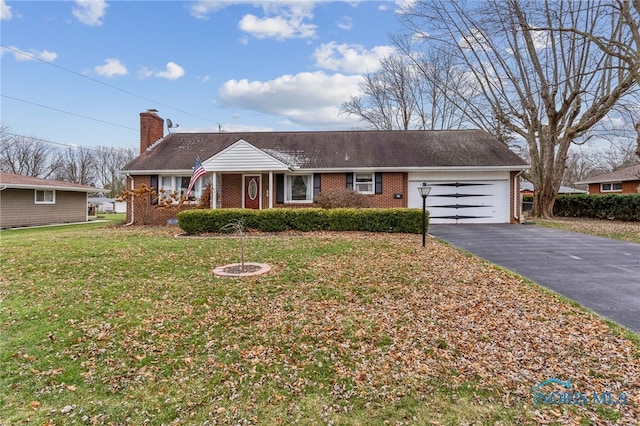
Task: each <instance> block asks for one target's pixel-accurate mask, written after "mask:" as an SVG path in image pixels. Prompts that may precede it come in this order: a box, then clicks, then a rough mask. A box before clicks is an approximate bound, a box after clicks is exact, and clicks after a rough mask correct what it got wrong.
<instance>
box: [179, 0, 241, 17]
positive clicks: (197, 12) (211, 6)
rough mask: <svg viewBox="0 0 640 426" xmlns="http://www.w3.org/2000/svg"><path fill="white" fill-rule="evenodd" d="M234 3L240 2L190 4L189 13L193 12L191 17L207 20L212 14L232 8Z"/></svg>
mask: <svg viewBox="0 0 640 426" xmlns="http://www.w3.org/2000/svg"><path fill="white" fill-rule="evenodd" d="M248 2H249V1H246V2H245V3H248ZM234 3H239V2H238V1H235V2H233V1H211V0H199V1H195V2H193V3H191V4H189V6H188V8H189V12H191V16H193V17H195V18H197V19H207V18H208V17H209V15H210V14H211V13H213V12H216V11H218V10H220V9H224V8H225V7H227V6H231V5H232V4H234Z"/></svg>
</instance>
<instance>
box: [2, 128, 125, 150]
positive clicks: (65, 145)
mask: <svg viewBox="0 0 640 426" xmlns="http://www.w3.org/2000/svg"><path fill="white" fill-rule="evenodd" d="M3 134H4V135H7V136H13V137H18V138H25V139H30V140H33V141H38V142H44V143H48V144H52V145H59V146H64V147H67V148H73V149H85V150H89V151H95V152H100V150H99V149H97V148H90V147H88V146H80V145H76V144H72V143H62V142H54V141H50V140H48V139H42V138H36V137H33V136H26V135H19V134H17V133H11V132H3ZM105 148H108V149H115V150H118V151H128V150H129V148H114V147H105Z"/></svg>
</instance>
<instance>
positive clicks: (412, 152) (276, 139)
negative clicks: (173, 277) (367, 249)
mask: <svg viewBox="0 0 640 426" xmlns="http://www.w3.org/2000/svg"><path fill="white" fill-rule="evenodd" d="M241 139H242V140H244V141H246V142H248V143H250V144H251V145H253V146H255V147H256V148H259V149H261V150H263V151H264V152H265V153H267V154H269V155H271V156H272V157H274V158H276V159H278V160H280V161H281V162H283V163H285V164H287V165H289V166H297V167H299V168H300V169H334V168H335V169H348V168H354V169H355V168H387V167H397V168H420V167H447V166H448V167H456V166H480V167H483V166H513V167H514V168H516V169H518V168H523V167H526V166H527V163H526V162H525V161H524V160H522V159H521V158H520V157H518V156H517V155H516V154H515V153H513V152H512V151H510V150H509V148H508V147H506V146H505V145H504V144H503V143H501V142H500V141H499V140H498V139H496V138H495V137H493V136H491V135H490V134H489V133H487V132H485V131H482V130H438V131H418V130H410V131H337V132H250V133H241V132H237V133H235V132H234V133H173V134H170V135H168V136H167V137H165V138H164V139H162V140H160V141H159V142H158V143H156V144H155V145H153V146H152V147H151V148H150V149H148V150H147V151H146V152H144V153H142V154H141V155H140V156H139V157H138V158H136V159H135V160H133V161H131V162H130V163H129V164H127V166H126V167H125V168H124V171H145V170H149V171H151V170H191V168H192V166H193V162H194V159H195V158H196V156H199V157H200V159H201V160H202V161H203V162H204V161H205V160H206V159H208V158H210V157H212V156H214V155H216V154H217V153H219V152H220V151H222V150H224V149H225V148H227V147H229V146H231V145H233V144H234V143H235V142H237V141H239V140H241Z"/></svg>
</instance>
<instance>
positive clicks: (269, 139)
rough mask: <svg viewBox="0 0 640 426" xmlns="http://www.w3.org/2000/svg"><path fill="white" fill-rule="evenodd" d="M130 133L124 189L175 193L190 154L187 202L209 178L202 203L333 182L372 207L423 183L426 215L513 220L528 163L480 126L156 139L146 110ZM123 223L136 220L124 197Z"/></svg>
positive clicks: (155, 125)
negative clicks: (132, 153)
mask: <svg viewBox="0 0 640 426" xmlns="http://www.w3.org/2000/svg"><path fill="white" fill-rule="evenodd" d="M140 135H141V138H140V156H138V157H137V158H136V159H134V160H133V161H131V162H130V163H129V164H127V165H126V166H125V167H124V169H123V173H126V174H127V188H128V189H135V188H139V187H140V186H141V185H143V184H146V185H149V186H151V187H153V188H156V190H157V191H158V192H159V193H160V194H167V193H172V192H173V193H177V194H183V195H184V193H185V192H186V188H187V186H188V183H189V179H190V176H191V174H192V170H193V166H194V163H195V160H196V158H197V157H199V158H200V159H201V161H202V165H203V167H204V169H205V170H206V172H207V175H206V176H205V177H204V178H202V179H200V180H199V181H198V183H197V184H196V186H195V188H194V195H195V198H194V201H190V202H191V203H193V204H195V203H196V201H195V200H197V199H198V198H199V197H200V195H201V194H202V191H203V189H204V188H205V187H206V186H207V185H211V187H212V188H213V189H212V193H213V194H215V196H212V197H211V208H254V209H267V208H277V207H304V206H313V200H314V196H315V195H317V194H319V193H320V192H322V191H327V190H335V189H343V188H349V189H353V190H355V191H358V192H360V193H363V194H367V195H368V196H369V197H370V198H371V202H372V205H373V206H374V207H382V208H390V207H422V198H421V197H420V195H419V192H418V186H420V185H422V184H423V183H424V182H426V183H428V184H429V185H430V186H432V188H433V189H432V191H431V194H430V195H429V197H428V199H427V208H428V210H429V214H430V218H431V219H430V220H431V223H459V222H460V223H462V222H463V223H510V222H518V221H519V218H520V212H521V205H520V198H521V197H520V195H519V183H520V177H519V175H520V173H521V172H522V171H523V170H525V169H527V168H528V165H527V163H526V162H525V161H524V160H522V159H521V158H520V157H518V156H517V155H516V154H515V153H513V152H512V151H510V150H509V149H508V148H507V146H505V145H504V144H503V143H501V142H500V141H499V140H498V139H496V138H495V137H493V136H491V135H490V134H489V133H487V132H484V131H481V130H444V131H336V132H260V133H256V132H238V133H227V132H222V133H173V134H169V135H167V136H166V137H164V120H163V119H162V118H160V117H159V116H158V115H157V114H156V111H155V110H149V111H146V112H143V113H141V114H140ZM145 202H146V201H145ZM139 210H141V211H142V209H140V208H139ZM141 211H140V212H139V213H141ZM144 211H148V209H144ZM153 214H154V215H155V218H154V219H153V222H154V223H158V224H160V223H167V221H168V220H171V219H173V218H175V211H172V210H171V209H155V212H154V213H153ZM170 215H173V217H171V216H170ZM127 221H128V222H133V223H137V222H136V210H135V207H134V203H132V202H129V203H128V204H127Z"/></svg>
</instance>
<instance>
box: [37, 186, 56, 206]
mask: <svg viewBox="0 0 640 426" xmlns="http://www.w3.org/2000/svg"><path fill="white" fill-rule="evenodd" d="M55 203H56V191H54V190H48V189H36V204H55Z"/></svg>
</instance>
